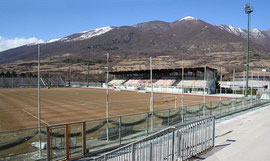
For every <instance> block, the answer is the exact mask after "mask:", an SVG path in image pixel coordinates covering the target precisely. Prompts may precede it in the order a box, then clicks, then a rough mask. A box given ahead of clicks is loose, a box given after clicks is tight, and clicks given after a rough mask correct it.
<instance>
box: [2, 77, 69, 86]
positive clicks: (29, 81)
mask: <svg viewBox="0 0 270 161" xmlns="http://www.w3.org/2000/svg"><path fill="white" fill-rule="evenodd" d="M65 85H66V83H65V81H64V80H63V79H62V78H61V77H56V78H41V79H40V86H41V87H48V86H55V87H60V86H65ZM37 86H38V78H23V77H16V78H0V88H31V87H37Z"/></svg>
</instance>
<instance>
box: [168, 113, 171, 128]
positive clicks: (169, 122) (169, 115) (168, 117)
mask: <svg viewBox="0 0 270 161" xmlns="http://www.w3.org/2000/svg"><path fill="white" fill-rule="evenodd" d="M170 115H171V110H170V109H169V110H168V126H170Z"/></svg>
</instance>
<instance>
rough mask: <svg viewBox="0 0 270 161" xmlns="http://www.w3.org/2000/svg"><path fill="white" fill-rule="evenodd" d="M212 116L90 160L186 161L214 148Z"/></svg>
mask: <svg viewBox="0 0 270 161" xmlns="http://www.w3.org/2000/svg"><path fill="white" fill-rule="evenodd" d="M214 142H215V117H214V116H209V117H206V118H201V119H199V120H195V121H190V122H187V123H183V124H178V125H175V126H174V127H168V128H166V129H164V130H161V131H160V132H157V133H154V134H152V135H150V136H148V137H146V138H143V139H140V140H138V141H135V142H133V143H130V144H128V145H126V146H123V147H121V148H118V149H116V150H113V151H111V152H107V153H105V154H102V155H101V156H99V157H96V158H93V159H94V160H96V161H114V160H117V161H126V160H130V161H135V160H148V161H153V160H155V161H163V160H168V161H174V160H179V159H181V160H187V159H190V158H191V157H193V156H196V155H198V154H200V153H202V152H204V151H206V150H209V149H211V148H212V147H214Z"/></svg>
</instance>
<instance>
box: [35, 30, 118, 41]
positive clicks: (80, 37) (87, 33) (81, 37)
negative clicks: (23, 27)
mask: <svg viewBox="0 0 270 161" xmlns="http://www.w3.org/2000/svg"><path fill="white" fill-rule="evenodd" d="M112 29H114V27H111V26H107V27H101V28H97V29H93V30H88V31H82V32H80V33H77V34H73V35H71V36H67V37H64V38H55V39H50V40H47V41H45V42H43V43H42V44H49V43H53V42H71V41H81V40H85V39H90V38H92V37H95V36H99V35H102V34H105V33H106V32H109V31H110V30H112ZM31 45H36V44H31Z"/></svg>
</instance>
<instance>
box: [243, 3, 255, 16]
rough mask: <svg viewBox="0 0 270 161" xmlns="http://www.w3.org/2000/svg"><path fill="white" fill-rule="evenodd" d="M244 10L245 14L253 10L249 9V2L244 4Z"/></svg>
mask: <svg viewBox="0 0 270 161" xmlns="http://www.w3.org/2000/svg"><path fill="white" fill-rule="evenodd" d="M245 12H246V14H250V13H251V12H253V10H252V9H251V7H250V5H249V3H247V4H246V5H245Z"/></svg>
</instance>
